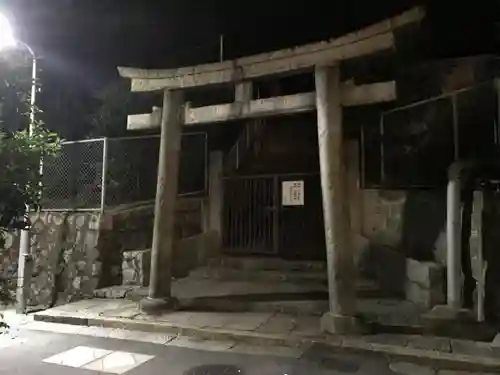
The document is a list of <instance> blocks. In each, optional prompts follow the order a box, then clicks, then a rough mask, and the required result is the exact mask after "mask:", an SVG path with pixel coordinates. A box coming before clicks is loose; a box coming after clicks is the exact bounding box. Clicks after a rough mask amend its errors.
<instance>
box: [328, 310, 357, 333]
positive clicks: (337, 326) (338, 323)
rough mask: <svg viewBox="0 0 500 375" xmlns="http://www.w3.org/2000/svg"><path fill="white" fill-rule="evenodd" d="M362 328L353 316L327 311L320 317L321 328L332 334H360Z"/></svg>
mask: <svg viewBox="0 0 500 375" xmlns="http://www.w3.org/2000/svg"><path fill="white" fill-rule="evenodd" d="M362 328H363V327H362V325H361V323H360V321H359V320H358V319H357V318H356V317H354V316H348V315H338V314H334V313H331V312H327V313H325V314H324V315H323V316H322V317H321V330H322V331H323V332H327V333H331V334H334V335H344V334H361V333H363V329H362Z"/></svg>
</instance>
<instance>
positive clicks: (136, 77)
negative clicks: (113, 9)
mask: <svg viewBox="0 0 500 375" xmlns="http://www.w3.org/2000/svg"><path fill="white" fill-rule="evenodd" d="M423 17H424V12H423V10H422V9H421V8H414V9H412V10H410V11H408V12H405V13H403V14H401V15H399V16H397V17H394V18H391V19H387V20H385V21H383V22H380V23H378V24H375V25H372V26H369V27H367V28H365V29H362V30H359V31H357V32H354V33H350V34H347V35H344V36H342V37H340V38H337V39H333V40H331V41H328V42H320V43H314V44H309V45H305V46H301V47H296V48H291V49H285V50H280V51H275V52H270V53H263V54H259V55H255V56H250V57H244V58H241V59H237V60H232V61H225V62H221V63H213V64H205V65H198V66H192V67H185V68H179V69H169V70H143V69H135V68H124V67H120V68H118V69H119V73H120V75H121V76H122V77H125V78H128V79H130V80H131V90H132V91H134V92H145V91H157V90H163V92H164V97H163V108H162V109H161V110H160V109H156V110H154V111H153V113H151V114H144V115H134V116H129V121H128V129H130V130H133V129H147V128H155V127H160V128H161V145H160V156H159V169H158V186H157V193H156V206H155V221H154V232H153V246H152V254H151V274H150V286H149V296H148V298H147V299H145V300H143V301H142V304H141V306H142V307H143V309H145V310H146V311H152V310H157V309H167V308H174V307H175V299H174V298H173V297H172V294H171V262H172V255H173V246H174V214H175V202H176V198H177V179H176V178H172V176H177V175H178V168H179V152H180V138H181V129H182V126H190V125H198V124H208V123H215V122H226V121H230V120H235V119H246V118H254V117H264V116H279V115H285V114H293V113H300V112H306V111H314V110H316V111H317V118H318V140H319V155H320V169H321V188H322V195H323V211H324V225H325V236H326V249H327V267H328V288H329V307H330V309H329V312H328V313H327V314H325V316H324V317H323V318H322V327H323V329H324V330H325V331H328V332H331V333H347V332H353V331H356V330H357V324H356V320H355V318H354V315H355V312H356V311H355V279H356V276H355V275H356V272H355V266H354V258H353V251H352V247H351V231H350V217H349V207H348V191H347V184H346V173H345V172H346V171H345V168H346V167H345V162H344V152H343V149H344V145H343V137H342V107H343V106H359V105H367V104H374V103H380V102H387V101H392V100H394V99H395V98H396V85H395V82H394V81H389V82H378V83H374V84H367V85H361V86H355V85H352V84H347V83H346V84H344V83H341V81H340V63H341V61H342V60H347V59H352V58H356V57H361V56H364V55H369V54H373V53H375V52H378V51H384V50H390V49H393V48H395V36H394V31H395V29H396V28H398V27H401V26H405V25H408V24H410V23H414V22H419V21H421V20H422V19H423ZM304 70H310V71H314V75H315V85H316V91H315V92H310V93H301V94H296V95H288V96H281V97H273V98H267V99H259V100H252V80H253V79H257V78H260V77H264V76H270V75H283V74H291V73H292V74H293V72H297V71H304ZM220 84H229V85H234V90H235V101H234V102H233V103H229V104H219V105H213V106H207V107H200V108H190V107H189V105H185V103H184V102H183V90H184V89H188V88H191V89H192V88H196V87H204V86H210V85H220ZM167 177H169V178H168V180H167ZM167 181H168V182H167Z"/></svg>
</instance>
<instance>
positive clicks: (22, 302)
mask: <svg viewBox="0 0 500 375" xmlns="http://www.w3.org/2000/svg"><path fill="white" fill-rule="evenodd" d="M17 46H22V47H24V48H25V49H26V50H27V51H28V52H29V54H30V55H31V59H32V63H33V64H32V73H31V98H30V123H29V130H28V132H29V135H30V136H32V135H33V133H34V131H35V125H36V107H35V105H36V86H37V58H36V55H35V52H34V51H33V49H32V48H31V47H30V46H29V45H28V44H26V43H24V42H21V41H19V40H16V38H15V37H14V32H13V30H12V27H11V24H10V22H9V20H8V19H7V17H5V15H3V14H1V13H0V50H2V49H5V48H15V47H17ZM42 172H43V163H42V160H41V159H40V169H39V173H40V176H41V175H42ZM40 191H41V190H40ZM28 212H29V211H28V206H26V211H25V216H26V217H27V216H28ZM23 219H24V218H23ZM31 262H32V256H31V251H30V233H29V228H23V229H21V235H20V241H19V263H18V268H17V295H16V299H17V312H18V313H21V314H23V313H25V312H26V301H27V296H28V287H29V284H30V279H31Z"/></svg>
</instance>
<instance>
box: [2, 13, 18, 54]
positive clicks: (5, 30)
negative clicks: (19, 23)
mask: <svg viewBox="0 0 500 375" xmlns="http://www.w3.org/2000/svg"><path fill="white" fill-rule="evenodd" d="M16 44H17V43H16V39H15V38H14V31H13V30H12V26H11V24H10V22H9V20H8V18H7V17H5V16H4V15H3V14H1V13H0V50H2V49H5V48H11V47H15V46H16Z"/></svg>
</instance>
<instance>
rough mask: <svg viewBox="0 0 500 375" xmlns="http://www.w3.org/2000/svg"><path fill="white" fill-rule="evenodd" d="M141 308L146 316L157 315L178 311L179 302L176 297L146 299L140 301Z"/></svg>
mask: <svg viewBox="0 0 500 375" xmlns="http://www.w3.org/2000/svg"><path fill="white" fill-rule="evenodd" d="M139 307H140V309H141V311H143V312H145V313H146V314H150V315H155V314H161V313H164V312H168V311H174V310H177V309H178V307H179V300H178V299H177V298H175V297H169V298H149V297H147V298H144V299H142V300H141V301H140V303H139Z"/></svg>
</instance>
